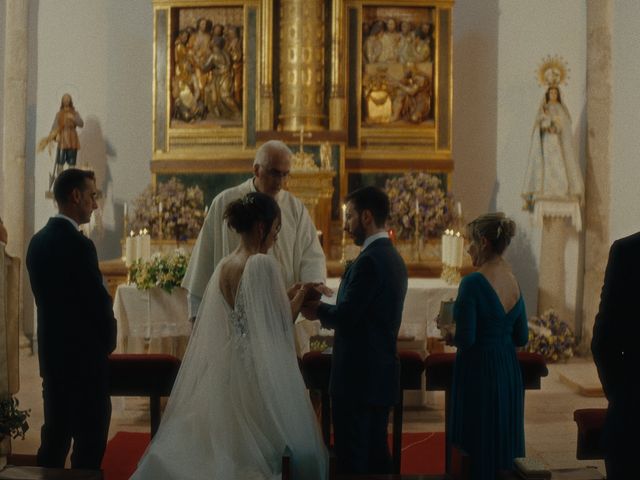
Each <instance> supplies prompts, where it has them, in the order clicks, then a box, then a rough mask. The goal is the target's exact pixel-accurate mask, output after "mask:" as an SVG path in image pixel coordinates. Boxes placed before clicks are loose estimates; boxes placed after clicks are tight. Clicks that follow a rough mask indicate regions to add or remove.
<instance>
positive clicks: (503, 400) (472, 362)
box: [450, 272, 528, 480]
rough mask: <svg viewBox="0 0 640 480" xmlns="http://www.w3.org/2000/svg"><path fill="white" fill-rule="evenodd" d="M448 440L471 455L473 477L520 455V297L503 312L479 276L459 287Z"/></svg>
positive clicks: (523, 326)
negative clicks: (518, 353) (518, 356)
mask: <svg viewBox="0 0 640 480" xmlns="http://www.w3.org/2000/svg"><path fill="white" fill-rule="evenodd" d="M453 315H454V318H455V321H456V335H455V344H456V346H457V347H458V352H457V354H456V363H455V367H454V377H453V389H452V406H451V428H450V441H451V442H452V444H453V445H456V446H458V447H460V448H462V449H463V450H464V451H465V452H466V453H467V454H469V456H470V457H471V471H472V477H471V478H472V479H473V480H479V479H487V480H488V479H491V480H494V479H495V478H496V472H497V471H498V470H503V469H504V470H507V469H512V468H513V459H514V458H516V457H523V456H524V390H523V386H522V375H521V373H520V366H519V364H518V359H517V357H516V350H515V347H516V346H522V345H525V344H526V343H527V340H528V328H527V316H526V313H525V308H524V301H523V300H522V296H520V299H519V300H518V302H517V303H516V305H515V306H514V307H513V308H511V310H509V311H508V312H505V310H504V307H503V306H502V303H501V302H500V298H499V297H498V294H497V293H496V292H495V290H494V289H493V287H492V286H491V284H490V283H489V281H488V280H487V279H486V277H485V276H484V275H482V274H481V273H478V272H475V273H472V274H470V275H468V276H466V277H465V278H464V279H463V280H462V282H461V283H460V288H459V290H458V297H457V299H456V302H455V305H454V310H453Z"/></svg>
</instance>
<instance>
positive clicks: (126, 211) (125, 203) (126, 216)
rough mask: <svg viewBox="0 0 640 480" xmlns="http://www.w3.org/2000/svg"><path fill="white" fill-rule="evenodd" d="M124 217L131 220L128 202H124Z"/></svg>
mask: <svg viewBox="0 0 640 480" xmlns="http://www.w3.org/2000/svg"><path fill="white" fill-rule="evenodd" d="M124 218H125V219H127V220H129V217H128V208H127V202H124Z"/></svg>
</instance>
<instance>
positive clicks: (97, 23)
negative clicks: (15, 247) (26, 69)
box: [29, 0, 153, 259]
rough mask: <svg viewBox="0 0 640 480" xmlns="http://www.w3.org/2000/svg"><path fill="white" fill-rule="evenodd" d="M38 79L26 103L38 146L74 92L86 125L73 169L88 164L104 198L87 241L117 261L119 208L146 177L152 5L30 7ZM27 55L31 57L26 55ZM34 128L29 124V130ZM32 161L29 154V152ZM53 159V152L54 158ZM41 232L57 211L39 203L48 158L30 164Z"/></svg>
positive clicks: (95, 2) (63, 0) (45, 3)
mask: <svg viewBox="0 0 640 480" xmlns="http://www.w3.org/2000/svg"><path fill="white" fill-rule="evenodd" d="M30 6H31V8H37V10H38V11H37V15H30V21H32V22H36V25H30V31H31V32H35V34H36V35H37V39H36V41H35V44H36V46H37V48H36V50H37V51H36V52H35V55H37V66H36V69H37V73H36V78H35V79H34V82H35V84H36V90H35V93H34V94H33V95H32V98H30V99H29V102H30V105H29V111H30V119H29V121H30V122H32V123H33V122H35V129H34V131H35V133H34V138H30V139H29V141H30V142H35V143H37V141H38V140H39V139H40V138H42V137H44V136H46V135H47V134H48V133H49V130H50V129H51V125H52V122H53V119H54V117H55V114H56V112H57V110H58V108H59V106H60V98H61V96H62V95H63V94H64V93H65V92H69V93H71V95H72V97H73V101H74V104H75V106H76V108H77V110H78V111H79V112H80V114H81V115H82V117H83V119H84V122H85V126H84V128H83V129H79V130H78V133H79V135H80V144H81V149H80V152H79V155H78V164H79V165H82V164H84V163H85V162H87V163H88V164H89V165H90V166H91V167H92V168H93V169H94V170H95V171H96V174H97V180H98V187H99V188H100V190H102V192H103V194H104V195H105V198H104V201H103V202H102V207H103V208H102V209H101V213H102V217H101V220H99V221H98V223H99V224H100V226H101V227H102V228H101V229H96V230H95V231H94V232H93V234H92V237H93V238H94V241H95V242H96V245H97V248H98V254H99V256H100V258H101V259H107V258H114V257H117V256H119V255H120V250H119V239H120V237H121V235H122V206H123V203H124V202H125V201H131V200H132V199H133V198H134V197H135V196H137V194H138V193H139V192H140V191H142V190H143V188H144V187H145V186H146V185H147V184H148V183H149V181H150V178H151V174H150V169H149V162H150V159H151V87H152V71H151V69H152V52H153V17H152V3H151V1H147V0H135V1H131V0H92V1H90V2H88V1H86V0H40V1H39V2H31V3H30ZM30 55H31V54H30ZM29 127H30V128H33V125H32V124H31V125H30V126H29ZM31 152H32V155H33V149H31ZM54 154H55V152H54ZM34 162H35V164H34V163H33V162H32V165H34V167H33V169H34V171H33V172H29V173H30V174H33V175H35V186H34V191H35V194H34V196H35V198H34V201H35V214H34V229H35V230H38V229H39V228H41V227H42V226H43V225H44V223H46V221H47V219H48V217H49V216H50V215H52V214H53V213H55V211H56V210H55V207H54V205H53V202H52V201H51V200H47V199H45V197H44V193H45V192H46V190H47V188H48V177H49V172H50V171H51V167H52V164H53V159H52V158H50V157H49V156H48V154H46V153H41V154H37V155H36V156H35V159H34Z"/></svg>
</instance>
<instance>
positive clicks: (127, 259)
mask: <svg viewBox="0 0 640 480" xmlns="http://www.w3.org/2000/svg"><path fill="white" fill-rule="evenodd" d="M133 257H134V253H133V237H127V238H126V239H125V241H124V264H125V266H126V267H127V268H129V267H130V266H131V264H132V263H133V261H134V260H133Z"/></svg>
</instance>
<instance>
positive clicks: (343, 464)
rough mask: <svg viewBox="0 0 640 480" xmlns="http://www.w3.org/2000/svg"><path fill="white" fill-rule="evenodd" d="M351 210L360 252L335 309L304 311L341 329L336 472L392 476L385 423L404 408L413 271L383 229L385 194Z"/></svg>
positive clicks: (363, 194) (335, 382)
mask: <svg viewBox="0 0 640 480" xmlns="http://www.w3.org/2000/svg"><path fill="white" fill-rule="evenodd" d="M346 204H347V205H346V212H345V225H344V229H345V231H346V232H347V233H349V234H350V235H351V237H353V240H354V242H355V244H356V245H360V246H362V250H361V253H360V255H358V257H357V258H356V259H355V261H354V262H353V263H352V264H351V266H350V267H349V268H347V270H346V272H345V274H344V278H343V280H342V282H341V283H340V288H339V290H338V296H337V299H336V305H329V304H326V303H321V302H307V303H306V304H305V306H304V307H303V310H302V312H303V314H304V316H305V317H307V318H309V319H315V318H318V319H320V322H321V323H322V325H323V326H324V327H327V328H333V329H335V338H334V345H333V358H332V365H331V382H330V393H331V400H332V407H333V429H334V439H335V449H336V457H337V462H338V465H337V467H338V470H339V471H340V472H341V473H354V474H356V473H357V474H365V473H390V472H391V456H390V454H389V448H388V445H387V424H388V422H389V409H390V407H391V406H392V405H394V404H395V403H396V402H397V401H398V393H399V382H400V378H399V373H400V362H399V359H398V353H397V337H398V330H399V328H400V322H401V320H402V308H403V305H404V297H405V295H406V293H407V269H406V267H405V264H404V262H403V261H402V258H401V257H400V255H399V254H398V252H397V251H396V249H395V248H394V247H393V245H392V243H391V241H390V240H389V236H388V234H387V231H386V229H385V223H386V221H387V218H388V216H389V198H388V197H387V195H386V194H385V193H384V192H383V191H382V190H380V189H378V188H376V187H364V188H361V189H359V190H356V191H354V192H352V193H351V194H350V195H348V196H347V198H346Z"/></svg>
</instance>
